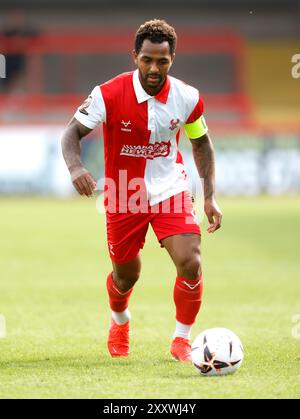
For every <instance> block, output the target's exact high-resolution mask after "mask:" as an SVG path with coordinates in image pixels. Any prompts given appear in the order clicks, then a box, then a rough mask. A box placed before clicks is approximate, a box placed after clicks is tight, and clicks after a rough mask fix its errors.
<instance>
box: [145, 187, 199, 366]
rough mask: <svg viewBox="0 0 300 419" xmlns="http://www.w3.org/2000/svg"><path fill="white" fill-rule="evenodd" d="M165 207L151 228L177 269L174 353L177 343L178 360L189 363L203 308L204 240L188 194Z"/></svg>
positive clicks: (171, 199)
mask: <svg viewBox="0 0 300 419" xmlns="http://www.w3.org/2000/svg"><path fill="white" fill-rule="evenodd" d="M166 203H167V201H164V203H163V205H162V209H163V208H168V210H167V211H163V210H162V211H161V212H160V213H158V214H157V216H155V218H154V219H153V220H152V227H153V229H154V231H155V234H156V236H157V238H158V240H159V242H160V243H161V246H162V247H166V249H167V251H168V252H169V254H170V256H171V258H172V260H173V262H174V264H175V266H176V269H177V277H176V281H175V285H174V302H175V306H176V329H175V333H174V341H173V343H172V347H171V353H172V355H173V356H174V357H175V353H174V350H173V349H174V348H173V346H174V343H175V346H176V351H175V352H176V358H177V359H180V360H183V361H184V360H189V359H190V332H191V328H192V325H193V323H194V322H195V319H196V316H197V314H198V312H199V309H200V306H201V296H202V276H201V258H200V241H201V236H200V228H199V225H198V221H197V219H196V216H195V212H194V208H193V203H192V199H191V196H190V194H189V193H188V192H184V193H182V194H177V195H175V196H174V197H171V198H170V203H169V207H167V206H166V205H164V204H166ZM177 343H178V345H177ZM177 346H178V347H177Z"/></svg>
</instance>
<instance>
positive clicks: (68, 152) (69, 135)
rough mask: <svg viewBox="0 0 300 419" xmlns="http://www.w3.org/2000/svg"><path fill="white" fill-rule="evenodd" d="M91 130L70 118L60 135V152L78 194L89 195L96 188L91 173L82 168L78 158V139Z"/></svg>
mask: <svg viewBox="0 0 300 419" xmlns="http://www.w3.org/2000/svg"><path fill="white" fill-rule="evenodd" d="M91 131H92V130H91V129H90V128H87V127H86V126H84V125H82V124H81V123H80V122H79V121H77V119H75V118H72V119H71V121H70V122H69V124H68V126H67V128H66V129H65V131H64V134H63V137H62V141H61V143H62V152H63V156H64V159H65V162H66V165H67V167H68V169H69V172H70V175H71V179H72V182H73V185H74V187H75V189H76V190H77V192H78V193H79V194H80V195H86V196H91V195H92V194H93V191H94V189H95V188H96V182H95V180H94V179H93V177H92V175H91V174H90V173H89V172H88V171H87V170H86V169H85V168H84V166H83V164H82V162H81V159H80V151H81V146H80V140H81V138H83V137H85V136H86V135H87V134H89V133H90V132H91Z"/></svg>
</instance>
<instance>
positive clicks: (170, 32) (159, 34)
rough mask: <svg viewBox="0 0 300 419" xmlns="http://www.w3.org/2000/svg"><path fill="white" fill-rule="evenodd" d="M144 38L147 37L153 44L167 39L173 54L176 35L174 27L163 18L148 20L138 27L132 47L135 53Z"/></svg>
mask: <svg viewBox="0 0 300 419" xmlns="http://www.w3.org/2000/svg"><path fill="white" fill-rule="evenodd" d="M145 39H149V41H151V42H153V43H154V44H161V43H162V42H165V41H168V43H169V46H170V54H171V55H173V54H174V52H175V48H176V42H177V35H176V32H175V29H174V28H173V27H172V26H170V25H169V24H168V23H167V22H166V21H165V20H160V19H153V20H149V21H147V22H145V23H143V25H141V26H140V27H139V29H138V30H137V32H136V34H135V42H134V49H135V52H136V53H137V54H138V53H139V52H140V50H141V48H142V45H143V42H144V40H145Z"/></svg>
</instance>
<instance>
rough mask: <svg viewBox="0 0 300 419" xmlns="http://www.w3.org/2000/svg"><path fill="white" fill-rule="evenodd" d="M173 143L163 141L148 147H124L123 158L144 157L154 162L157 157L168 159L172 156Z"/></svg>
mask: <svg viewBox="0 0 300 419" xmlns="http://www.w3.org/2000/svg"><path fill="white" fill-rule="evenodd" d="M170 148H171V141H170V140H169V141H168V142H166V141H161V142H156V143H154V144H148V145H127V144H126V145H123V147H122V150H121V152H120V155H121V156H130V157H143V158H144V159H150V160H153V159H155V158H156V157H167V156H168V155H169V154H170Z"/></svg>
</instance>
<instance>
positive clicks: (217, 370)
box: [192, 327, 244, 376]
mask: <svg viewBox="0 0 300 419" xmlns="http://www.w3.org/2000/svg"><path fill="white" fill-rule="evenodd" d="M243 358H244V349H243V345H242V342H241V341H240V339H239V338H238V336H237V335H236V334H235V333H233V332H232V331H231V330H229V329H225V328H221V327H216V328H214V329H207V330H205V331H204V332H202V333H200V335H198V336H197V337H196V339H195V340H194V342H193V344H192V362H193V364H194V366H195V368H196V369H197V371H198V373H199V374H201V375H206V376H211V375H225V374H232V373H234V372H235V371H236V370H237V369H238V368H240V366H241V365H242V362H243Z"/></svg>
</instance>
